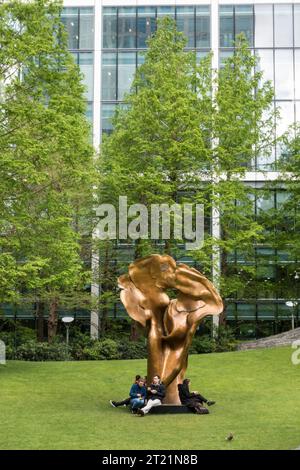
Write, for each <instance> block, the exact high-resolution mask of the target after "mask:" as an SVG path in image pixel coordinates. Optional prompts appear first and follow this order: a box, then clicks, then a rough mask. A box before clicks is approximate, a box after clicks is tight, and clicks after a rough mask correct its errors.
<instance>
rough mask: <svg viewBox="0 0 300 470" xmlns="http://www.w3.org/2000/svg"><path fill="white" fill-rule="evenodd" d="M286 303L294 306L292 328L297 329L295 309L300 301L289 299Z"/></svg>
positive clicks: (288, 305) (291, 306) (290, 306)
mask: <svg viewBox="0 0 300 470" xmlns="http://www.w3.org/2000/svg"><path fill="white" fill-rule="evenodd" d="M285 305H286V306H287V307H289V308H292V309H293V310H292V330H294V329H295V309H296V307H297V305H298V302H296V300H288V301H287V302H286V303H285Z"/></svg>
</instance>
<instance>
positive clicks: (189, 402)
mask: <svg viewBox="0 0 300 470" xmlns="http://www.w3.org/2000/svg"><path fill="white" fill-rule="evenodd" d="M190 382H191V381H190V379H184V381H183V383H182V384H179V385H178V392H179V398H180V401H181V403H182V405H185V406H187V407H188V408H191V410H192V411H194V412H195V413H197V414H200V415H203V414H208V413H209V412H208V409H207V408H205V407H204V406H203V404H204V403H206V404H207V405H208V406H211V405H214V404H215V402H214V401H211V400H207V399H206V398H204V397H203V396H202V395H201V394H200V393H199V392H190V389H189V385H190Z"/></svg>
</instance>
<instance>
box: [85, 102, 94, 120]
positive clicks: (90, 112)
mask: <svg viewBox="0 0 300 470" xmlns="http://www.w3.org/2000/svg"><path fill="white" fill-rule="evenodd" d="M85 115H86V117H87V119H88V121H89V122H90V124H93V103H90V102H89V103H87V107H86V112H85Z"/></svg>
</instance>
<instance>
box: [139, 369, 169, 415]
mask: <svg viewBox="0 0 300 470" xmlns="http://www.w3.org/2000/svg"><path fill="white" fill-rule="evenodd" d="M165 395H166V389H165V386H164V384H163V383H161V381H160V377H159V375H155V376H154V377H153V382H152V384H151V385H150V387H148V388H147V398H148V401H147V405H146V406H144V407H143V408H138V409H137V415H139V416H145V414H147V413H149V411H150V410H151V408H153V407H154V406H160V405H161V402H162V400H163V398H164V397H165Z"/></svg>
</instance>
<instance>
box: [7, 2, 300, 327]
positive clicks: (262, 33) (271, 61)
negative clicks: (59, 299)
mask: <svg viewBox="0 0 300 470" xmlns="http://www.w3.org/2000/svg"><path fill="white" fill-rule="evenodd" d="M70 3H71V0H69V5H70ZM82 3H83V4H84V2H82ZM116 3H117V2H116V1H114V6H105V7H103V8H102V9H101V10H100V13H99V17H97V18H95V16H94V8H93V7H84V6H82V7H77V6H76V7H71V6H68V7H66V8H64V9H63V12H62V21H63V23H64V25H65V28H66V31H67V33H68V46H69V49H70V51H71V52H72V54H73V56H74V60H75V62H76V63H77V64H78V65H79V67H80V69H81V71H82V73H83V76H84V78H83V82H84V84H85V85H86V92H85V94H86V95H85V96H86V100H87V116H88V118H89V119H90V120H91V122H92V121H93V117H94V116H93V103H94V97H96V96H99V93H101V98H100V100H101V103H99V105H98V104H97V106H98V111H97V112H98V113H99V114H98V116H97V117H99V116H100V117H101V124H100V125H101V130H100V129H94V132H96V133H97V132H99V133H101V132H105V133H109V132H111V131H112V129H113V125H112V116H113V115H114V113H115V110H116V107H117V106H124V104H123V103H124V96H125V94H126V93H127V92H128V91H129V90H130V87H131V85H132V80H133V76H134V73H135V71H136V68H137V67H138V66H139V65H140V64H141V63H142V62H143V60H144V57H143V53H144V51H145V49H146V48H147V40H148V38H149V37H151V35H153V33H154V32H155V30H156V21H157V18H162V17H164V16H171V17H172V18H174V19H175V20H176V23H177V28H178V30H179V31H182V32H183V33H184V34H185V35H186V37H187V45H186V47H187V49H188V50H195V51H196V54H197V57H198V58H199V59H200V58H201V57H203V56H205V55H206V54H207V53H208V52H209V51H210V49H211V44H212V42H213V43H214V44H217V41H216V40H217V39H218V48H219V58H220V66H221V65H222V62H223V61H224V59H225V58H226V57H228V56H230V55H231V54H234V41H235V39H236V37H237V35H238V34H240V33H244V34H245V36H246V38H247V39H248V42H249V46H250V48H251V50H252V51H253V53H254V54H256V55H257V56H259V68H260V69H261V70H263V71H264V79H266V80H270V81H271V82H272V84H273V86H274V91H275V98H274V106H278V107H280V109H281V119H278V120H277V122H276V132H277V134H278V135H280V134H282V133H283V132H284V131H285V130H286V129H287V127H288V126H289V124H291V123H292V122H294V120H298V121H300V3H299V2H298V3H295V2H292V1H291V2H290V3H284V4H283V3H280V1H278V2H277V3H276V2H275V3H274V4H270V3H268V4H267V3H265V4H264V3H262V2H259V3H256V2H255V1H253V2H252V3H251V2H250V3H246V2H242V1H241V2H240V4H235V5H233V4H226V5H222V2H220V4H219V8H218V12H219V13H218V14H219V30H218V31H215V35H216V37H215V38H214V41H212V34H213V31H212V30H211V20H212V18H211V9H210V5H209V4H208V2H207V4H201V5H198V4H193V2H192V1H191V2H184V1H182V2H181V4H179V2H176V3H177V4H176V6H174V5H172V2H170V4H169V5H167V6H158V5H156V4H155V1H154V2H153V4H151V2H149V1H148V2H147V3H148V4H147V5H139V1H136V2H132V4H133V3H134V6H124V5H122V2H121V1H120V2H119V5H116ZM145 3H146V2H145ZM195 3H197V2H195ZM213 20H214V19H213ZM96 22H98V24H99V23H100V22H101V28H102V29H101V42H100V41H99V40H98V43H97V44H96V43H95V24H96ZM217 35H218V37H217ZM95 54H100V64H101V90H98V92H97V93H96V88H97V87H99V88H100V83H94V78H93V77H94V58H95ZM97 63H98V62H97ZM99 72H100V71H99ZM94 90H95V92H94ZM95 99H98V98H95ZM280 151H281V149H280V148H274V150H273V153H272V155H271V156H266V155H257V158H256V162H255V169H257V170H264V171H266V170H272V169H274V166H273V163H274V162H276V158H277V156H278V153H279V152H280ZM266 179H268V174H267V173H266V174H265V176H262V177H261V183H259V184H261V185H263V182H264V180H266ZM259 191H260V190H259V189H257V196H256V198H255V204H254V216H255V217H257V218H259V217H264V211H266V210H267V209H268V208H274V209H276V208H277V207H278V206H279V205H280V203H281V202H282V200H283V199H284V198H285V197H286V195H285V192H284V191H280V190H277V191H271V190H270V192H269V197H266V195H261V194H260V192H259ZM208 225H210V221H208ZM119 251H120V253H119V254H118V256H120V259H121V258H122V256H123V258H124V261H125V262H127V261H130V260H131V259H132V257H133V250H132V247H130V246H123V247H122V249H120V250H119ZM185 262H189V260H188V258H187V259H185ZM246 262H248V261H246V260H245V257H244V253H239V252H236V253H235V254H234V256H232V258H231V261H230V263H231V267H232V269H233V270H236V269H238V268H239V267H241V266H242V265H243V264H245V263H246ZM251 263H252V265H253V266H255V272H256V278H257V279H258V280H260V282H259V287H258V290H257V292H255V293H254V294H253V296H252V297H251V298H245V296H243V295H239V296H237V297H236V298H232V299H230V300H231V303H230V304H229V306H228V310H227V317H228V319H229V320H232V321H233V320H235V321H237V322H239V321H240V320H243V321H247V322H249V323H255V322H256V323H257V322H259V320H270V321H280V320H284V321H287V320H289V319H290V314H291V313H290V310H289V309H288V308H287V307H286V306H285V300H284V299H285V298H286V297H287V294H286V285H285V283H286V282H290V281H291V278H290V276H291V274H290V272H291V270H292V266H291V264H292V263H291V262H290V261H288V258H287V254H286V253H284V252H280V251H279V250H278V251H276V250H272V249H271V248H270V247H268V246H255V247H253V259H252V260H251V262H250V264H251ZM278 280H280V281H282V282H278ZM275 285H276V286H275ZM278 286H281V287H278ZM240 299H243V300H240ZM123 314H124V315H125V312H124V309H123V307H122V306H121V304H116V305H114V308H113V312H112V316H115V317H118V316H120V315H123ZM9 315H11V316H13V315H17V316H18V317H20V316H21V317H22V315H23V316H24V318H32V316H31V313H30V312H29V313H28V314H27V313H26V312H25V310H22V312H18V313H17V314H16V312H14V313H13V312H11V313H10V314H9Z"/></svg>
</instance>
